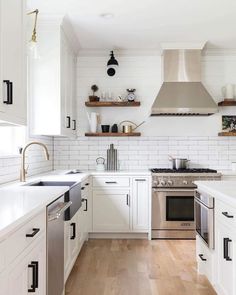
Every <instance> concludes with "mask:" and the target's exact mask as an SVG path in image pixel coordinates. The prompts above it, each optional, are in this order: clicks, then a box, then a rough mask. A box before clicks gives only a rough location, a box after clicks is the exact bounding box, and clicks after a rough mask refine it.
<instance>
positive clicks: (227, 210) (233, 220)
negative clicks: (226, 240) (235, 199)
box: [215, 200, 236, 226]
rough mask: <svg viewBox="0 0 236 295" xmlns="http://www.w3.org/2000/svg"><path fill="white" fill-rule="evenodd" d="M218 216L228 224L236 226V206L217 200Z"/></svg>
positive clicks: (216, 211) (216, 209) (216, 214)
mask: <svg viewBox="0 0 236 295" xmlns="http://www.w3.org/2000/svg"><path fill="white" fill-rule="evenodd" d="M215 216H216V218H217V219H218V220H219V221H221V222H223V223H224V224H226V225H228V226H236V208H232V207H231V206H229V205H227V204H225V203H223V202H221V201H219V200H215Z"/></svg>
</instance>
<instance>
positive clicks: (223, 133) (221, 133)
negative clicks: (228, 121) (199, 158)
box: [218, 132, 236, 136]
mask: <svg viewBox="0 0 236 295" xmlns="http://www.w3.org/2000/svg"><path fill="white" fill-rule="evenodd" d="M218 136H236V132H220V133H218Z"/></svg>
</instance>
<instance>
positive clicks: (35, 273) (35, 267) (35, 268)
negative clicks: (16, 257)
mask: <svg viewBox="0 0 236 295" xmlns="http://www.w3.org/2000/svg"><path fill="white" fill-rule="evenodd" d="M28 268H32V284H31V286H30V289H28V292H29V293H35V291H36V289H37V288H38V286H39V263H38V261H31V263H30V264H29V265H28Z"/></svg>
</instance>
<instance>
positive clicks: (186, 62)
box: [151, 47, 218, 116]
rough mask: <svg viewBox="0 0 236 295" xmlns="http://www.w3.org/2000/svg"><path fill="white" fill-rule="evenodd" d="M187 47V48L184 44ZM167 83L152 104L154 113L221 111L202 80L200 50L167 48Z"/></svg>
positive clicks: (153, 114)
mask: <svg viewBox="0 0 236 295" xmlns="http://www.w3.org/2000/svg"><path fill="white" fill-rule="evenodd" d="M185 48H187V47H185ZM163 71H164V73H163V74H164V82H163V84H162V86H161V89H160V91H159V93H158V95H157V97H156V99H155V101H154V103H153V105H152V110H151V116H201V115H205V116H206V115H212V114H214V113H216V112H218V108H217V105H216V103H215V101H214V100H213V98H212V97H211V95H210V94H209V93H208V91H207V90H206V88H205V87H204V86H203V84H202V83H201V49H200V48H190V49H183V48H181V49H175V48H171V49H169V48H168V49H164V50H163Z"/></svg>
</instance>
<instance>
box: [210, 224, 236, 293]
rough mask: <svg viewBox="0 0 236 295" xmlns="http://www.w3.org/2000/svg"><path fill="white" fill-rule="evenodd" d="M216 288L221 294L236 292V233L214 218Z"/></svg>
mask: <svg viewBox="0 0 236 295" xmlns="http://www.w3.org/2000/svg"><path fill="white" fill-rule="evenodd" d="M215 235H216V241H215V251H216V265H215V270H216V277H215V281H216V288H217V291H218V292H219V294H221V295H234V294H236V280H235V277H236V234H235V233H233V232H232V230H231V229H230V228H229V227H227V226H225V225H224V224H222V222H219V221H217V219H216V232H215Z"/></svg>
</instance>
